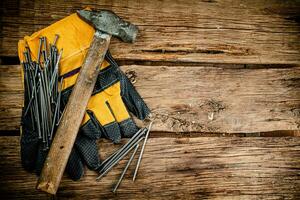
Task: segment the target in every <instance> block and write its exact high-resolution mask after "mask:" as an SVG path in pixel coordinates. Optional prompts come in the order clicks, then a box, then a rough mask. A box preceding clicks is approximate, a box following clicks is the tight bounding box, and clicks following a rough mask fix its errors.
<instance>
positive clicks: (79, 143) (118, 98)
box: [18, 14, 150, 180]
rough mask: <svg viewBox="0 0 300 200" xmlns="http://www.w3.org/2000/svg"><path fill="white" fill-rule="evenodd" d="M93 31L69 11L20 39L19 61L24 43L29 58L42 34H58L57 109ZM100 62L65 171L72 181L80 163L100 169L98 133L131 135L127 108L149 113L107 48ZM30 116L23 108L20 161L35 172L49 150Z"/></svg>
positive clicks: (67, 93)
mask: <svg viewBox="0 0 300 200" xmlns="http://www.w3.org/2000/svg"><path fill="white" fill-rule="evenodd" d="M94 33H95V30H94V28H93V27H91V26H90V25H89V24H87V23H86V22H84V21H83V20H81V19H80V18H79V17H78V16H77V14H72V15H70V16H68V17H66V18H64V19H62V20H60V21H58V22H56V23H54V24H52V25H50V26H49V27H46V28H45V29H42V30H40V31H38V32H36V33H34V34H32V35H31V36H26V37H24V39H23V40H20V41H19V44H18V52H19V58H20V61H21V62H23V61H24V60H25V58H24V56H23V52H24V51H25V46H26V45H28V47H29V48H30V51H31V52H30V53H31V57H32V59H33V60H37V54H38V53H37V52H38V48H39V38H40V37H42V36H45V37H46V38H47V41H54V38H55V35H56V34H58V35H59V39H58V40H57V43H56V46H57V48H58V50H61V49H63V53H62V57H61V61H60V66H59V74H60V77H63V84H62V97H61V104H62V106H61V107H62V109H63V107H64V106H65V105H66V104H67V101H68V98H69V96H70V94H71V91H72V87H73V86H74V84H75V82H76V79H77V76H78V73H79V71H80V66H81V65H82V63H83V61H84V58H85V55H86V53H87V50H88V48H89V47H90V44H91V41H92V39H93V36H94ZM99 67H100V73H99V75H98V78H97V82H96V85H95V88H94V91H93V94H92V96H91V98H90V99H89V102H88V106H87V109H86V114H85V116H84V118H83V120H82V124H81V128H80V130H79V133H78V136H77V138H76V141H75V144H74V147H73V149H72V152H71V155H70V157H69V160H68V163H67V166H66V172H67V174H68V175H69V176H70V178H72V179H73V180H78V179H80V178H81V177H82V176H83V174H84V165H87V167H88V168H89V169H91V170H95V171H98V170H99V167H100V164H101V161H100V158H99V152H98V146H97V140H98V139H99V138H107V139H110V140H112V142H113V143H118V142H120V139H121V137H131V136H132V135H133V134H134V133H136V132H137V131H138V127H137V126H136V124H135V123H134V121H133V120H132V118H131V117H130V114H129V112H130V113H132V114H134V115H135V116H136V117H137V118H138V119H141V120H143V119H145V118H146V117H147V116H148V115H149V114H150V110H149V108H148V107H147V105H146V104H145V102H144V101H143V99H142V98H141V97H140V95H139V94H138V93H137V91H136V90H135V88H134V86H133V85H132V83H131V82H130V81H129V79H128V78H127V77H126V75H125V74H124V73H123V72H122V71H121V70H120V69H119V66H118V65H117V63H116V62H115V61H114V59H113V58H112V56H111V54H110V53H109V52H107V54H106V56H105V60H104V62H103V63H102V65H101V66H99ZM25 95H26V94H25ZM31 121H32V120H31V119H30V116H29V115H24V112H23V116H22V128H21V130H22V133H21V142H20V143H21V161H22V165H23V167H24V168H25V169H26V170H27V171H34V172H36V173H37V174H38V175H39V174H40V172H41V170H42V167H43V163H44V161H45V159H46V156H47V153H48V151H45V150H44V149H43V144H42V141H41V139H39V138H38V133H37V131H36V130H34V129H33V127H32V125H31Z"/></svg>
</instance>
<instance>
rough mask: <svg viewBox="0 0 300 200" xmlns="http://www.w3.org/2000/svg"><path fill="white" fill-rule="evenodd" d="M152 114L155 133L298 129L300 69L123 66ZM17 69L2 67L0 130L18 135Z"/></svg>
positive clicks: (20, 94)
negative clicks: (132, 78) (134, 80)
mask: <svg viewBox="0 0 300 200" xmlns="http://www.w3.org/2000/svg"><path fill="white" fill-rule="evenodd" d="M121 68H122V70H123V71H125V72H127V73H131V74H135V75H136V83H135V86H136V88H137V90H138V91H139V92H140V94H141V96H142V97H143V98H144V99H145V101H146V102H147V103H148V105H149V107H150V108H151V110H152V113H153V115H154V119H155V123H154V127H153V130H154V131H166V132H185V133H189V132H221V133H224V132H225V133H251V132H266V131H276V130H298V131H299V129H300V121H299V119H300V67H295V68H279V69H276V68H274V69H243V68H240V69H236V68H235V69H231V68H221V67H218V65H216V66H215V67H207V66H206V67H203V66H201V65H199V66H183V67H180V66H174V67H172V66H155V67H153V66H140V65H129V66H122V67H121ZM19 70H20V67H19V66H1V67H0V74H1V78H0V91H1V93H0V94H1V95H0V100H1V101H0V102H1V103H0V109H1V110H2V111H3V112H1V115H0V123H1V126H0V127H1V128H0V129H1V130H18V129H19V123H20V120H19V119H20V114H21V105H22V98H23V92H22V87H21V81H20V80H21V78H20V73H19ZM5 74H7V75H5Z"/></svg>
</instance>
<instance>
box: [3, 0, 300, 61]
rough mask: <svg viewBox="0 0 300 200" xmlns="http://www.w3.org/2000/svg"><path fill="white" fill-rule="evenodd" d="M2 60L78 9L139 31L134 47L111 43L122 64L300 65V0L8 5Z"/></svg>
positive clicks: (142, 1)
mask: <svg viewBox="0 0 300 200" xmlns="http://www.w3.org/2000/svg"><path fill="white" fill-rule="evenodd" d="M3 5H4V7H3V8H1V9H2V11H3V16H2V21H1V24H2V31H1V38H0V39H1V44H2V45H1V50H0V55H1V56H16V55H17V41H18V40H19V39H21V38H22V37H23V36H24V35H28V34H31V33H33V32H34V31H36V30H38V29H41V28H43V27H46V26H47V25H49V24H51V23H53V22H55V21H57V20H59V19H61V18H63V17H65V16H67V15H68V14H70V13H72V12H74V11H75V10H76V9H81V8H84V7H86V6H92V7H95V8H98V9H111V10H113V11H115V12H116V13H117V14H118V15H120V16H121V17H123V18H125V19H127V20H130V21H131V22H133V23H136V24H137V25H138V26H139V27H140V36H139V38H138V40H137V42H136V43H135V44H133V45H128V44H123V43H120V42H118V41H117V40H113V42H112V44H111V49H112V52H113V54H114V55H116V58H117V59H118V60H144V61H148V60H151V61H172V62H174V61H182V62H214V63H259V64H261V63H283V64H291V63H294V64H295V63H297V64H299V63H300V56H299V55H300V31H299V30H300V29H299V12H298V11H299V10H300V3H299V1H293V0H289V1H276V0H268V1H260V0H248V1H242V0H238V1H227V0H218V1H214V0H213V1H206V0H203V1H198V0H192V1H184V0H176V1H171V0H165V1H146V0H141V1H98V2H95V1H81V0H72V1H62V0H61V1H54V0H49V1H46V2H45V1H43V2H42V1H16V0H13V1H11V0H10V1H5V2H4V3H3Z"/></svg>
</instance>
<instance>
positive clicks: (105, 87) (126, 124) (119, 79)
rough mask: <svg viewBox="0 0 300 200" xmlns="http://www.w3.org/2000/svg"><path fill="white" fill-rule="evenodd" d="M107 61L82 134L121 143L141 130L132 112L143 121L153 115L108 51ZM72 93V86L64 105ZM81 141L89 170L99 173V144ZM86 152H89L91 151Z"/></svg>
mask: <svg viewBox="0 0 300 200" xmlns="http://www.w3.org/2000/svg"><path fill="white" fill-rule="evenodd" d="M105 59H106V60H107V61H108V62H109V65H108V66H106V67H105V68H104V69H101V71H100V73H99V75H98V78H97V82H96V85H95V88H94V91H93V95H92V97H91V98H90V100H89V102H88V105H87V109H86V114H85V116H84V118H83V121H82V126H81V128H80V134H79V135H80V136H86V137H88V138H90V139H91V141H95V140H97V139H99V138H102V137H104V138H106V139H110V140H111V141H112V142H113V143H118V142H120V140H121V137H131V136H132V135H133V134H134V133H136V132H137V131H138V127H137V126H136V124H135V123H134V121H133V120H132V118H131V117H130V114H129V112H131V113H132V114H134V115H135V116H136V117H137V118H138V119H141V120H143V119H145V118H146V117H147V116H148V115H149V114H150V111H149V108H148V107H147V105H146V104H145V102H144V101H143V99H142V98H141V97H140V95H139V94H138V93H137V91H136V90H135V88H134V86H133V85H132V83H131V82H130V81H129V79H128V78H127V77H126V75H125V74H124V73H123V72H122V71H121V70H120V68H119V66H118V65H117V63H116V62H115V61H114V59H113V58H112V56H111V54H110V53H109V52H107V54H106V56H105ZM64 80H66V78H65V79H64ZM71 90H72V86H71V87H69V88H67V89H65V90H64V91H63V92H62V104H63V105H65V104H66V103H67V101H68V98H69V96H70V94H71ZM80 142H81V140H78V141H76V147H78V149H79V151H80V152H81V153H82V154H85V155H86V156H84V158H85V162H86V163H87V165H88V167H89V168H90V169H93V170H98V168H99V166H100V160H99V156H98V147H97V145H96V142H95V143H91V142H90V143H86V144H82V143H80ZM88 145H89V147H90V148H88ZM91 145H93V150H92V146H91ZM86 149H89V152H87V151H86Z"/></svg>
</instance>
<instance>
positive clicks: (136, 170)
mask: <svg viewBox="0 0 300 200" xmlns="http://www.w3.org/2000/svg"><path fill="white" fill-rule="evenodd" d="M152 124H153V122H151V123H150V125H149V128H148V131H147V134H146V137H145V140H144V144H143V146H142V150H141V153H140V156H139V159H138V162H137V165H136V168H135V171H134V175H133V178H132V180H133V181H135V179H136V175H137V172H138V170H139V166H140V163H141V160H142V156H143V153H144V149H145V146H146V143H147V140H148V136H149V133H150V130H151V127H152Z"/></svg>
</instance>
